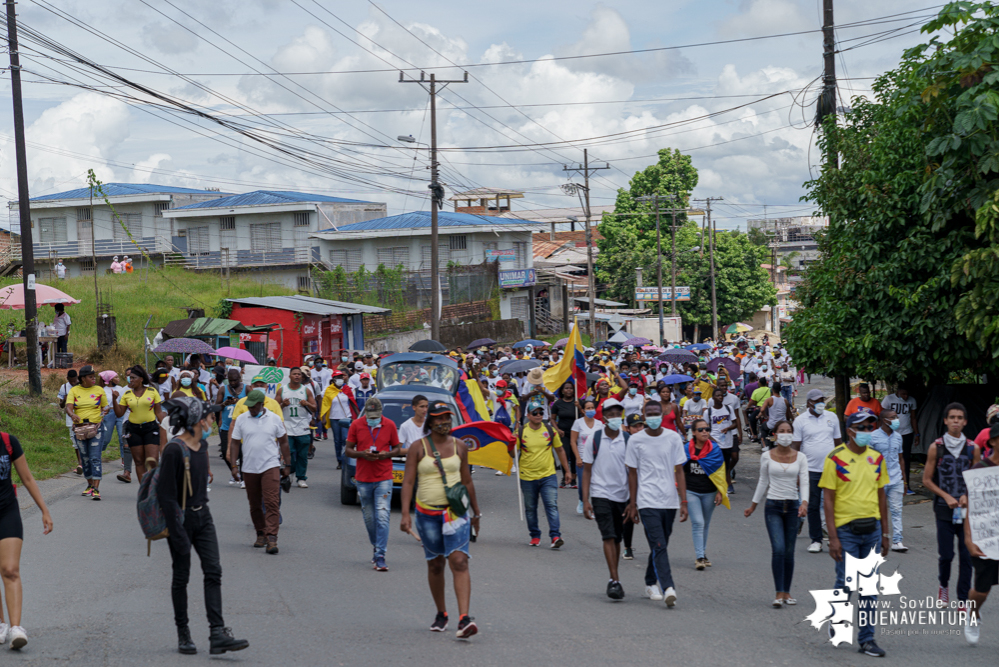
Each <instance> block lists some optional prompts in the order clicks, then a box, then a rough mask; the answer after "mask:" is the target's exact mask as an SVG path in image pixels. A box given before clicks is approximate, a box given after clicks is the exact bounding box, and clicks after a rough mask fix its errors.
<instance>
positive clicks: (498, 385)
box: [496, 380, 506, 389]
mask: <svg viewBox="0 0 999 667" xmlns="http://www.w3.org/2000/svg"><path fill="white" fill-rule="evenodd" d="M496 388H497V389H506V380H496Z"/></svg>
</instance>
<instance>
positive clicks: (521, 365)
mask: <svg viewBox="0 0 999 667" xmlns="http://www.w3.org/2000/svg"><path fill="white" fill-rule="evenodd" d="M540 365H541V362H540V361H535V360H534V359H514V360H512V361H504V362H503V363H502V364H500V365H499V372H500V373H526V372H527V371H529V370H531V369H532V368H537V367H538V366H540Z"/></svg>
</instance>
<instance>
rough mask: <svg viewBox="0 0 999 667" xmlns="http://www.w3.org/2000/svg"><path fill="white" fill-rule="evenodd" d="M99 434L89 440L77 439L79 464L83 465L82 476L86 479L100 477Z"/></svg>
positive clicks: (97, 478)
mask: <svg viewBox="0 0 999 667" xmlns="http://www.w3.org/2000/svg"><path fill="white" fill-rule="evenodd" d="M101 434H102V431H98V432H97V435H96V436H95V437H93V438H91V439H90V440H77V441H76V446H77V447H78V448H79V450H80V465H81V466H83V476H84V477H86V478H87V479H92V480H100V478H101Z"/></svg>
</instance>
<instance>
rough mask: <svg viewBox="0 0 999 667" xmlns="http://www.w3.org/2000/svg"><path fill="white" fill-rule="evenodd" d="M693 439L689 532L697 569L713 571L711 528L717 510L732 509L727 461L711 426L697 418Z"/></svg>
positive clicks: (687, 471) (686, 467) (687, 467)
mask: <svg viewBox="0 0 999 667" xmlns="http://www.w3.org/2000/svg"><path fill="white" fill-rule="evenodd" d="M690 430H691V431H692V432H693V434H694V437H693V438H691V439H690V442H688V443H687V462H686V463H684V464H683V476H684V480H685V481H686V482H687V500H688V502H689V504H688V506H687V510H688V512H690V529H691V532H692V534H693V537H694V558H695V560H694V567H695V568H696V569H698V570H703V569H704V568H706V567H711V561H710V560H708V557H707V554H706V552H705V550H706V549H707V545H708V527H709V526H710V525H711V515H712V514H713V513H714V511H715V507H716V506H718V505H721V504H724V505H725V507H728V508H729V509H731V505H729V501H728V494H727V493H726V489H727V487H728V485H727V484H726V483H725V457H724V456H723V455H722V449H721V447H720V446H719V445H718V443H716V442H714V441H713V440H712V439H711V426H709V425H708V422H707V420H705V419H702V418H701V417H698V418H696V419H695V420H694V422H693V423H692V424H691V426H690Z"/></svg>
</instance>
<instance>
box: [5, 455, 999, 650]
mask: <svg viewBox="0 0 999 667" xmlns="http://www.w3.org/2000/svg"><path fill="white" fill-rule="evenodd" d="M318 445H319V453H318V454H317V456H316V458H315V460H313V461H312V462H311V464H310V471H309V472H310V475H309V484H310V488H309V489H298V488H297V487H296V488H293V489H292V491H291V493H290V494H288V495H284V505H283V513H284V525H283V526H282V527H281V532H280V536H279V546H280V550H281V553H280V554H279V555H277V556H271V555H267V554H265V553H264V551H263V550H262V549H254V548H252V547H251V546H250V545H251V543H252V542H253V539H254V533H253V529H252V525H251V523H250V519H249V512H248V506H247V501H246V494H245V491H242V490H240V489H238V488H235V487H229V486H227V485H226V483H225V480H222V479H217V480H216V483H215V484H214V485H213V487H212V491H211V493H210V498H211V508H212V512H213V514H214V517H215V523H216V525H217V527H218V531H219V540H220V548H221V552H222V562H223V604H224V609H225V618H226V623H227V624H228V625H231V626H232V627H233V628H234V630H235V634H236V636H238V637H246V638H248V639H249V641H250V648H249V649H248V650H246V651H243V652H240V653H234V654H228V655H227V656H225V657H223V658H216V659H220V660H226V661H229V662H232V663H238V664H245V665H401V664H406V665H456V664H464V665H504V666H506V665H511V664H517V663H520V662H523V663H534V664H567V665H595V666H596V665H601V666H603V665H636V664H662V663H664V662H665V663H666V664H673V665H677V664H682V665H690V666H693V665H712V666H713V665H724V664H731V665H735V664H752V665H764V664H785V665H803V664H807V665H812V664H827V665H840V664H850V665H852V664H866V663H868V662H870V661H872V660H874V658H870V657H867V656H863V655H860V654H858V653H856V645H855V644H854V645H853V646H846V645H842V646H840V647H838V648H835V647H833V646H832V645H831V644H830V643H829V642H828V640H827V637H826V634H825V631H824V630H823V631H821V632H820V631H817V630H815V629H813V628H812V627H811V626H810V625H809V624H808V623H807V622H806V621H805V616H806V615H808V614H810V613H812V611H813V610H814V609H815V605H814V602H813V601H812V598H811V596H810V595H809V593H808V590H809V589H828V588H832V585H833V576H834V573H833V561H832V560H831V559H830V558H829V555H828V553H826V552H823V553H821V554H815V555H813V554H809V553H807V552H806V551H805V549H806V547H807V546H808V541H807V537H805V536H802V537H800V538H799V539H798V544H797V551H796V558H797V561H796V571H795V577H794V585H793V587H792V595H794V596H795V597H796V598H797V599H798V601H799V604H798V605H797V606H796V607H790V608H787V607H786V608H784V609H772V608H771V607H770V602H771V600H772V599H773V593H774V591H773V587H772V578H771V574H770V546H769V541H768V539H767V534H766V529H765V527H764V522H763V511H762V508H760V509H759V510H758V511H757V512H756V513H755V514H754V515H753V516H752V517H751V518H750V519H745V518H744V517H743V515H742V510H743V509H745V508H746V507H747V506H748V504H749V502H750V500H751V495H752V490H753V488H755V480H756V474H757V466H758V464H757V462H758V460H759V452H758V450H756V448H750V449H745V450H744V451H743V458H742V461H741V463H740V464H739V467H738V471H739V475H738V483H737V484H736V495H734V496H733V498H732V501H733V507H732V509H731V510H726V509H724V508H719V509H718V510H716V512H715V515H714V520H713V522H712V524H711V528H710V538H709V542H708V555H709V556H710V558H711V560H712V562H713V567H711V568H709V569H708V570H706V571H702V572H698V571H696V570H695V569H694V551H693V543H692V540H691V533H690V524H689V523H684V524H676V525H675V527H674V533H673V539H672V542H671V544H670V558H671V562H672V564H673V570H674V578H675V580H676V587H677V593H678V600H677V605H676V607H675V608H674V609H667V608H666V607H665V605H664V604H663V603H662V602H652V601H650V600H648V599H644V598H643V597H642V591H643V589H644V585H643V572H644V567H645V559H646V558H647V556H648V553H649V549H648V545H647V543H646V542H645V539H644V536H643V534H642V532H641V531H640V530H638V531H636V534H635V547H636V551H637V554H638V558H637V559H636V560H634V561H630V562H629V561H626V562H623V563H622V568H621V580H622V583H623V585H624V589H625V592H626V594H627V597H626V598H625V599H624V600H623V601H620V602H614V601H611V600H609V599H608V598H607V597H606V595H605V592H604V591H605V587H606V584H607V571H606V566H605V564H604V562H603V556H602V552H601V543H600V536H599V533H598V530H597V527H596V525H595V524H594V523H593V522H591V521H587V520H585V519H584V518H583V517H581V516H578V515H577V514H576V512H575V507H576V492H575V491H574V490H569V489H566V490H563V491H561V492H560V493H559V505H560V510H561V517H562V521H563V523H562V534H563V536H564V538H565V540H566V544H565V546H564V547H563V548H562V549H561V550H558V551H552V550H551V549H548V548H544V547H543V548H530V547H528V545H527V541H528V534H527V529H526V527H525V524H524V522H522V521H519V520H518V517H517V499H516V495H515V494H516V488H515V482H514V480H513V479H511V478H508V477H496V476H494V475H493V474H492V471H489V470H484V469H480V470H479V472H478V473H477V474H476V475H475V476H474V478H473V479H474V481H475V485H476V489H477V492H478V496H479V502H480V505H481V508H482V512H483V514H484V518H483V519H482V534H481V535H480V537H479V540H478V542H477V543H474V544H473V545H472V555H473V558H472V561H471V573H472V584H473V592H472V615H473V616H474V617H475V618H476V621H477V623H478V625H479V628H480V633H479V635H477V636H476V637H474V638H473V639H472V640H471V641H461V640H457V639H455V637H454V634H453V632H454V630H455V627H456V624H457V613H456V612H457V606H456V604H455V602H454V597H453V589H452V588H451V584H450V576H449V577H448V606H449V611H450V612H451V614H452V619H451V624H450V628H449V631H448V632H447V633H445V634H443V635H442V634H437V633H431V632H429V631H428V627H429V625H430V623H431V621H432V620H433V617H434V613H435V612H434V607H433V603H432V601H431V597H430V593H429V590H428V588H427V583H426V566H425V564H424V559H423V551H422V547H421V546H420V545H419V544H418V543H417V542H416V541H415V540H414V539H413V538H412V537H410V536H408V535H406V534H403V533H401V532H399V530H398V522H399V514H398V510H394V511H393V517H392V526H393V529H392V533H391V537H390V540H389V551H388V564H389V566H390V568H391V569H390V571H389V572H385V573H380V572H375V571H373V570H372V568H371V565H370V564H369V562H368V561H369V559H370V556H371V548H370V546H369V545H368V541H367V534H366V532H365V530H364V526H363V522H362V519H361V513H360V509H359V508H358V507H344V506H342V505H341V504H340V501H339V472H338V471H336V470H335V461H334V457H333V454H332V450H333V442H332V440H330V441H326V442H320V443H318ZM217 462H218V459H214V458H213V466H215V467H216V471H217V472H218V471H221V470H222V465H221V464H220V463H217ZM106 469H107V470H108V471H109V472H110V473H111V474H110V475H109V477H108V478H106V479H105V482H104V484H103V485H102V488H101V491H102V494H103V500H102V501H101V502H99V503H98V502H93V501H91V500H90V499H87V498H82V497H80V496H79V495H76V494H78V493H79V491H80V490H82V489H83V487H84V482H83V481H82V480H80V479H79V478H76V477H75V476H70V477H69V478H60V479H57V480H52V481H50V482H46V483H45V492H46V495H48V496H49V497H50V498H51V499H52V503H51V510H52V515H53V518H54V521H55V531H54V532H53V533H52V534H50V535H48V536H42V534H41V521H40V515H39V513H38V511H37V509H35V508H34V507H32V508H30V509H27V510H24V520H25V527H26V532H27V537H26V540H25V545H24V553H23V559H22V576H23V579H24V590H25V604H24V619H23V625H24V626H25V628H26V629H27V631H28V633H29V637H30V642H29V644H28V646H27V647H26V649H25V650H24V651H22V652H21V653H20V654H14V653H11V652H8V651H7V650H6V647H4V649H3V650H4V652H3V654H2V656H3V657H2V664H4V665H20V664H25V665H52V664H72V665H74V667H83V666H90V665H146V664H149V665H191V664H196V663H200V662H202V661H204V660H207V659H208V627H207V622H206V620H205V615H204V605H203V597H202V589H201V580H200V571H199V569H198V567H199V566H198V561H197V559H196V558H192V560H193V561H194V562H193V563H192V569H193V572H192V575H193V576H192V579H193V580H192V584H191V586H190V588H189V591H190V615H191V620H192V630H193V634H194V639H195V641H196V643H197V645H198V649H199V651H200V653H199V655H198V656H181V655H179V654H177V653H176V634H175V631H174V625H173V611H172V606H171V603H170V593H169V587H170V578H171V568H170V556H169V552H168V549H167V545H166V544H165V543H164V542H158V543H154V544H153V546H152V557H151V558H147V557H146V541H145V539H143V536H142V534H141V531H140V529H139V526H138V522H137V520H136V518H135V517H136V515H135V506H134V498H135V493H136V489H137V484H136V483H134V482H133V483H132V484H130V485H126V484H122V483H120V482H118V481H117V480H115V479H114V476H113V473H114V472H116V470H115V468H114V466H113V465H108V466H107V468H106ZM220 477H221V475H220ZM226 479H228V475H226ZM70 493H72V494H73V495H69V494H70ZM22 495H26V494H22ZM905 525H906V530H905V542H906V544H907V545H909V547H910V551H909V552H908V553H907V554H895V553H892V554H890V555H889V557H888V563H887V565H886V566H885V567H886V571H887V572H893V571H895V569H896V568H898V569H899V570H900V571H901V572H902V574H903V579H902V581H901V583H900V589H901V592H902V595H905V596H907V597H908V598H916V597H922V598H925V597H926V596H935V595H936V591H937V582H936V576H935V574H936V546H935V545H936V540H935V529H934V524H933V519H932V513H931V510H930V507H929V504H928V503H925V502H924V503H922V504H913V505H908V506H906V508H905ZM542 530H546V526H545V523H544V519H543V518H542ZM955 576H956V563H955ZM955 583H956V582H952V584H951V590H952V596H954V595H955V594H954V593H953V591H954V586H955ZM887 599H889V600H892V601H894V602H893V608H894V609H898V604H897V602H898V599H899V598H898V596H892V597H890V598H887ZM993 606H995V607H999V600H994V601H992V602H991V604H989V605H988V606H987V607H986V618H985V625H984V627H983V630H982V638H981V643H980V645H979V646H978V647H970V646H968V645H967V644H966V643H965V640H964V638H963V636H961V635H960V630H961V628H960V626H954V627H948V626H940V625H934V626H928V625H923V626H901V625H900V626H895V627H893V628H892V629H901V630H903V631H905V630H914V631H915V632H918V633H920V634H916V635H914V636H906V635H902V636H883V635H882V634H881V632H880V629H879V634H878V637H877V639H878V641H879V643H880V644H881V646H882V647H883V648H885V649H886V650H887V651H888V658H889V660H891V661H893V662H895V663H896V664H906V665H943V664H960V665H962V667H963V666H965V665H969V666H970V665H995V663H996V648H997V647H999V625H997V624H996V621H995V618H996V616H995V615H993V614H990V613H989V607H993ZM947 631H956V632H957V634H939V633H940V632H947ZM929 633H937V634H929Z"/></svg>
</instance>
